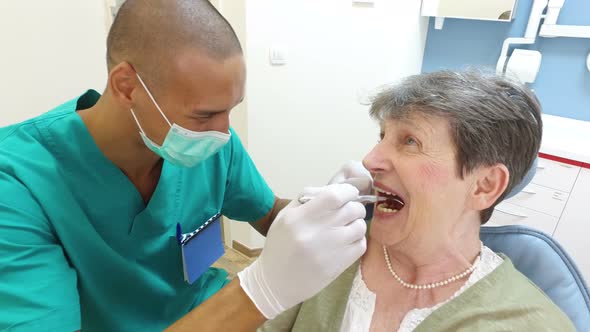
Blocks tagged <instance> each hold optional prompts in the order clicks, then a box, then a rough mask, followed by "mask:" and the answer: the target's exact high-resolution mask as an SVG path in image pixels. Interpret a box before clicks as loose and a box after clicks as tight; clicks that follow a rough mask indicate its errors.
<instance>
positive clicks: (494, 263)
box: [340, 246, 503, 332]
mask: <svg viewBox="0 0 590 332" xmlns="http://www.w3.org/2000/svg"><path fill="white" fill-rule="evenodd" d="M502 262H503V260H502V258H501V257H500V256H498V255H497V254H496V253H494V252H493V251H492V250H491V249H489V248H488V247H485V246H484V247H483V250H482V253H481V258H480V260H479V262H478V263H477V264H476V267H475V270H473V273H472V274H471V275H470V276H469V278H468V279H467V281H466V282H465V284H464V285H463V286H462V287H461V289H459V290H458V291H457V292H455V294H453V296H451V298H449V299H448V300H446V301H444V302H441V303H438V304H436V305H435V306H433V307H430V308H420V309H412V310H410V311H409V312H408V313H407V314H406V316H405V317H404V319H403V320H402V322H401V324H400V327H399V329H398V332H409V331H413V330H414V329H415V328H416V327H417V326H418V325H419V324H420V323H421V322H422V321H423V320H424V319H426V317H428V316H429V315H430V314H431V313H433V312H434V311H435V310H436V309H438V308H439V307H441V306H442V305H444V304H445V303H447V302H449V301H450V300H452V299H454V298H455V297H457V296H459V295H460V294H461V293H463V292H464V291H465V290H467V289H468V288H469V287H471V286H472V285H473V284H475V283H476V282H478V281H479V280H480V279H482V278H483V277H485V276H486V275H488V274H489V273H490V272H492V271H493V270H494V269H495V268H497V267H498V266H500V264H502ZM392 282H394V280H393V279H392ZM375 300H376V295H375V293H373V292H371V291H370V290H369V289H368V288H367V285H366V284H365V281H364V280H363V277H362V274H361V264H359V268H358V270H357V272H356V276H355V277H354V281H353V283H352V289H351V291H350V295H349V296H348V303H347V305H346V311H345V312H344V319H343V321H342V325H341V328H340V331H341V332H353V331H354V332H362V331H369V328H370V327H371V319H372V318H373V311H374V310H375Z"/></svg>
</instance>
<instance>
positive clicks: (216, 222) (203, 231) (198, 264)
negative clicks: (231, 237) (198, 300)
mask: <svg viewBox="0 0 590 332" xmlns="http://www.w3.org/2000/svg"><path fill="white" fill-rule="evenodd" d="M176 239H177V241H178V244H179V245H180V248H181V252H182V270H183V273H184V280H185V281H186V282H188V283H189V284H192V283H193V282H195V281H196V280H197V279H199V277H200V276H201V275H203V273H205V272H206V271H207V270H208V269H209V267H211V265H212V264H213V263H215V262H216V261H217V260H218V259H219V258H221V256H223V254H224V253H225V249H224V246H223V241H222V239H221V213H217V214H215V215H214V216H213V217H211V218H209V220H207V221H206V222H205V223H204V224H203V225H201V226H200V227H199V228H197V230H195V231H194V232H191V233H188V234H183V233H182V229H181V226H180V223H179V224H176Z"/></svg>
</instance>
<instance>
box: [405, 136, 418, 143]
mask: <svg viewBox="0 0 590 332" xmlns="http://www.w3.org/2000/svg"><path fill="white" fill-rule="evenodd" d="M404 143H405V144H406V145H418V142H416V140H415V139H414V138H413V137H406V138H405V141H404Z"/></svg>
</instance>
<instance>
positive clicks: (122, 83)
mask: <svg viewBox="0 0 590 332" xmlns="http://www.w3.org/2000/svg"><path fill="white" fill-rule="evenodd" d="M137 84H138V82H137V77H136V76H135V69H133V67H132V66H131V65H130V64H129V63H127V62H121V63H119V64H118V65H116V66H114V67H113V68H112V69H111V71H110V72H109V81H108V87H109V89H110V91H111V94H112V96H113V99H115V100H116V101H117V102H118V103H119V104H120V105H121V106H123V107H124V108H126V109H130V108H132V107H133V97H132V94H133V90H134V89H135V88H136V87H137Z"/></svg>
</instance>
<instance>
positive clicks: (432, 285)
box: [383, 243, 483, 289]
mask: <svg viewBox="0 0 590 332" xmlns="http://www.w3.org/2000/svg"><path fill="white" fill-rule="evenodd" d="M482 251H483V243H482V244H481V250H480V252H479V255H477V258H476V259H475V262H474V263H473V265H471V266H470V267H469V268H468V269H467V270H465V271H463V272H461V273H459V274H456V275H454V276H452V277H450V278H447V279H446V280H442V281H438V282H433V283H430V284H423V285H416V284H410V283H408V282H405V281H404V280H403V279H402V278H400V277H399V276H398V275H397V273H395V271H394V270H393V268H392V267H391V261H390V260H389V254H388V253H387V248H386V247H385V246H383V254H384V256H385V263H387V268H388V269H389V272H391V275H392V276H393V277H394V278H395V280H397V281H398V282H399V283H400V284H402V286H404V287H406V288H411V289H432V288H437V287H440V286H446V285H448V284H450V283H452V282H455V281H457V280H461V279H463V278H465V277H466V276H468V275H469V274H471V273H472V272H473V270H475V267H476V266H477V263H479V260H480V258H481V253H482Z"/></svg>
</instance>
